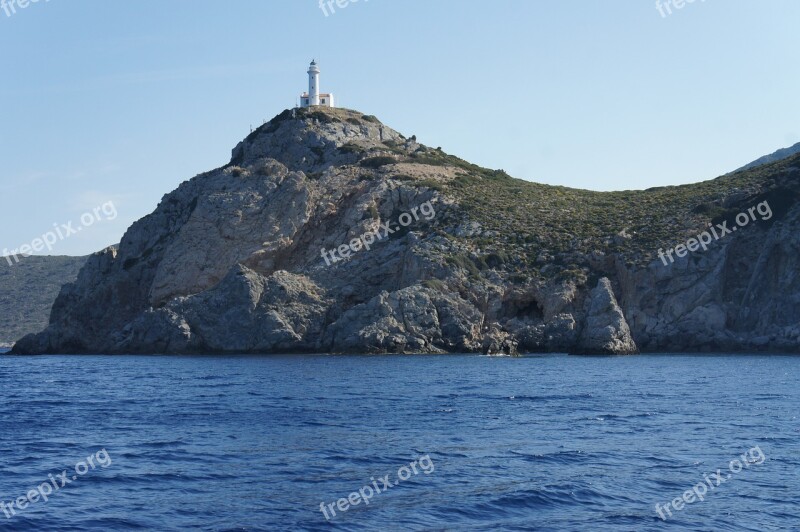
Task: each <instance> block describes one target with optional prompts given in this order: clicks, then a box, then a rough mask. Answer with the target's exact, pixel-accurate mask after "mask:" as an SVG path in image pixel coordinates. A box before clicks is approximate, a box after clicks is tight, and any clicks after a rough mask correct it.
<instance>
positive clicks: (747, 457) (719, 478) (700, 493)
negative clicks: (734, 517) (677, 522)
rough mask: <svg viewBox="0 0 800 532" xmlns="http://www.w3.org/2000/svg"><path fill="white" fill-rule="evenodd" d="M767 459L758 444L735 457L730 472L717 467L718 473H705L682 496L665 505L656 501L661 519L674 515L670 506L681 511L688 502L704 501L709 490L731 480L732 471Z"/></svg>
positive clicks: (761, 462)
mask: <svg viewBox="0 0 800 532" xmlns="http://www.w3.org/2000/svg"><path fill="white" fill-rule="evenodd" d="M766 460H767V456H766V455H765V454H764V451H762V450H761V447H759V446H758V445H756V446H755V447H753V448H752V449H749V450H748V451H747V452H745V453H744V454H742V455H741V456H740V457H739V458H734V459H733V460H731V461H730V463H729V464H728V471H730V473H725V474H723V472H722V469H717V472H716V473H711V474H710V475H709V474H705V475H703V482H698V483H697V484H695V486H694V487H693V488H692V489H690V490H686V491H684V492H683V495H682V496H680V497H675V498H674V499H673V500H671V501H670V502H668V503H667V504H665V505H664V506H661V505H660V504H658V503H656V513H657V514H658V516H659V517H660V518H661V519H663V520H664V521H666V520H667V517H672V510H671V509H670V507H672V508H673V509H674V510H676V511H678V512H679V511H681V510H683V509H684V508H685V507H686V505H687V504H693V503H695V502H697V501H700V502H702V501H704V500H705V498H706V494H707V493H708V492H709V490H711V491H714V490H715V489H717V488H718V487H719V486H721V485H722V484H723V483H725V482H727V481H728V480H730V479H731V473H733V474H738V473H741V472H742V470H743V469H749V468H750V466H752V465H761V464H763V463H764V462H765V461H766ZM665 512H666V514H665Z"/></svg>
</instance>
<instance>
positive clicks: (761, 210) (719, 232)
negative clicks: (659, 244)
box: [658, 201, 772, 266]
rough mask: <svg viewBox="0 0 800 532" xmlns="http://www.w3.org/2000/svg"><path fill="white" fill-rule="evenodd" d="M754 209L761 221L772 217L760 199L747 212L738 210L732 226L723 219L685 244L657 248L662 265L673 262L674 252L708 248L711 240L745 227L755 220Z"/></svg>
mask: <svg viewBox="0 0 800 532" xmlns="http://www.w3.org/2000/svg"><path fill="white" fill-rule="evenodd" d="M756 211H757V212H758V214H759V215H760V216H761V220H762V221H767V220H769V219H770V218H772V208H771V207H770V206H769V203H767V202H766V201H762V202H761V203H759V204H758V205H756V206H755V207H750V208H749V209H747V212H744V211H743V212H740V213H739V214H737V215H736V225H734V226H732V227H728V221H727V220H725V221H724V222H722V223H719V224H716V225H714V224H711V223H709V224H708V227H709V228H710V229H711V232H709V231H708V230H706V231H703V232H702V233H700V234H699V235H697V237H695V238H690V239H689V240H687V241H686V243H685V244H678V245H677V246H675V247H674V248H670V249H668V250H667V251H666V253H665V252H664V250H663V249H661V248H659V249H658V257H659V258H660V259H661V261H662V262H663V263H664V266H669V265H670V264H672V263H673V262H675V258H674V257H673V256H672V254H673V253H674V254H675V255H677V256H678V258H683V257H685V256H686V255H687V254H688V253H689V252H690V251H691V252H695V251H697V250H698V249H700V248H703V251H706V250H707V249H708V245H709V244H711V243H712V242H715V241H717V240H719V239H720V238H723V237H725V236H727V235H730V234H732V233H734V232H735V231H736V230H737V229H738V228H739V227H745V226H747V224H749V223H750V222H751V221H752V222H755V221H756ZM667 258H669V262H667Z"/></svg>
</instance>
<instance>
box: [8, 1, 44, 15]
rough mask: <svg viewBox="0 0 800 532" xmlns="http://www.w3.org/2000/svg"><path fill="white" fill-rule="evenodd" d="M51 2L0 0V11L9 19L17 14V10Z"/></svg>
mask: <svg viewBox="0 0 800 532" xmlns="http://www.w3.org/2000/svg"><path fill="white" fill-rule="evenodd" d="M49 1H50V0H0V9H2V10H3V12H4V13H5V14H6V16H7V17H10V16H11V15H16V14H17V8H19V9H25V8H26V7H28V6H29V5H31V4H38V3H39V2H45V3H46V2H49Z"/></svg>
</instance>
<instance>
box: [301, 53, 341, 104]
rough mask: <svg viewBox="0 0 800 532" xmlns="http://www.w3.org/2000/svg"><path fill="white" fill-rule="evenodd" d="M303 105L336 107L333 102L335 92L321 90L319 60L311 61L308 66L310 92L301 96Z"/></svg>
mask: <svg viewBox="0 0 800 532" xmlns="http://www.w3.org/2000/svg"><path fill="white" fill-rule="evenodd" d="M300 101H301V102H302V105H301V107H312V106H315V105H322V106H324V107H336V106H335V105H334V104H333V94H329V93H320V92H319V67H318V66H317V62H316V61H315V60H314V61H311V65H309V67H308V92H304V93H303V94H302V95H301V96H300Z"/></svg>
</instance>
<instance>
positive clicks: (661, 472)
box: [0, 355, 800, 531]
mask: <svg viewBox="0 0 800 532" xmlns="http://www.w3.org/2000/svg"><path fill="white" fill-rule="evenodd" d="M798 376H800V358H796V357H789V356H755V355H754V356H739V355H736V356H733V355H731V356H686V355H648V356H636V357H597V358H583V357H568V356H559V355H551V356H534V357H525V358H490V357H480V356H381V357H367V356H292V357H289V356H274V357H210V356H209V357H199V356H198V357H155V356H152V357H142V356H135V357H102V356H72V357H66V356H43V357H8V356H3V357H0V398H1V399H2V401H1V402H0V500H1V501H3V502H4V503H10V502H11V501H12V500H14V499H17V498H18V497H20V496H23V497H24V496H25V494H26V493H27V492H28V491H30V490H32V489H35V488H36V487H37V486H40V485H41V484H42V483H47V482H48V479H49V477H48V475H49V474H52V475H53V476H54V477H55V476H57V475H60V474H61V473H62V471H64V470H66V471H68V474H69V475H72V476H76V480H74V481H71V482H70V483H69V484H68V485H66V486H64V487H63V488H59V489H58V490H56V491H55V492H54V493H53V494H52V495H50V496H49V498H48V501H47V502H45V501H43V500H41V499H40V500H38V501H36V502H35V503H32V504H30V505H29V506H27V507H26V509H25V510H18V509H16V515H12V517H11V518H10V519H9V518H7V517H6V516H5V515H4V514H3V512H2V511H0V530H103V531H108V530H159V531H160V530H580V531H594V530H626V531H627V530H636V531H639V530H753V531H763V530H800V417H799V416H800V408H799V407H800V386H798ZM756 446H758V448H759V450H760V451H762V452H763V456H764V457H765V459H764V460H763V461H760V462H763V463H757V462H755V461H751V462H749V463H748V464H746V467H743V469H742V470H741V471H740V472H738V473H730V467H729V464H730V462H731V460H735V459H737V457H741V455H742V454H743V453H746V452H747V451H748V449H751V448H754V447H756ZM102 450H105V451H106V452H107V453H108V455H107V457H108V460H109V461H110V463H108V462H103V463H104V464H105V465H107V467H102V466H101V464H100V461H99V460H98V458H97V457H98V456H99V455H98V454H97V453H98V451H100V452H102ZM90 456H92V457H95V459H94V466H95V467H94V468H91V467H88V466H87V463H86V462H84V460H85V459H86V458H87V457H90ZM426 456H427V457H428V459H425V458H423V462H415V465H417V474H413V472H411V468H409V469H408V470H407V471H409V473H406V472H405V471H402V472H401V474H404V475H406V476H408V477H409V478H408V479H407V480H405V481H403V482H398V481H397V475H398V471H399V470H400V468H401V467H403V466H409V464H411V463H412V462H413V461H415V460H419V459H420V457H426ZM103 457H105V455H103ZM745 461H747V460H745ZM81 462H82V469H81V471H82V472H83V473H84V474H82V475H76V474H75V466H76V464H79V463H81ZM422 463H425V464H429V465H430V467H429V468H427V469H426V470H423V469H422V465H420V464H422ZM718 469H721V470H722V473H723V475H725V474H730V475H731V476H730V478H729V479H726V480H725V482H724V483H722V484H721V485H720V486H718V487H715V488H714V489H713V490H709V491H708V493H707V494H706V495H705V497H704V500H703V501H702V502H701V501H698V500H695V501H694V502H693V503H691V504H686V505H685V506H684V507H683V509H682V510H676V509H674V508H673V509H672V510H671V511H672V517H669V516H667V517H668V518H667V520H666V521H662V519H661V518H660V517H659V515H658V514H657V512H656V510H655V504H656V503H660V504H661V505H662V507H663V506H664V505H666V504H668V503H669V501H672V500H673V499H675V498H678V497H682V496H683V495H684V492H686V491H687V490H691V489H692V487H693V486H695V485H696V484H698V483H703V482H704V475H712V474H714V473H716V472H717V470H718ZM387 474H388V475H390V477H389V478H390V482H393V483H397V485H394V486H393V487H391V488H388V489H386V490H385V491H384V492H383V493H380V494H374V495H373V496H372V498H371V499H370V501H369V504H368V505H367V504H365V503H364V502H362V500H359V499H354V500H358V501H359V503H358V504H357V505H355V506H351V507H349V509H347V510H346V511H344V512H342V511H341V510H340V509H338V508H336V504H337V502H339V499H343V498H346V497H348V496H349V495H350V494H351V493H353V492H358V490H359V489H362V488H364V487H365V486H378V487H381V486H382V484H381V483H380V481H378V479H379V478H381V477H384V476H385V475H387ZM373 478H374V479H375V484H373V480H372V479H373ZM712 482H713V480H712ZM58 483H59V480H56V484H57V485H58ZM45 491H46V489H45ZM364 493H365V495H368V492H367V491H364ZM321 503H326V504H333V505H334V509H335V511H336V516H335V517H334V516H331V515H330V509H329V510H328V513H329V515H328V517H329V518H330V520H329V521H328V520H327V519H326V517H325V515H324V514H323V512H322V511H321V509H320V504H321ZM348 504H349V503H348ZM345 507H346V506H345Z"/></svg>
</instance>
